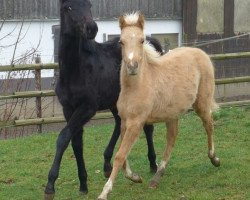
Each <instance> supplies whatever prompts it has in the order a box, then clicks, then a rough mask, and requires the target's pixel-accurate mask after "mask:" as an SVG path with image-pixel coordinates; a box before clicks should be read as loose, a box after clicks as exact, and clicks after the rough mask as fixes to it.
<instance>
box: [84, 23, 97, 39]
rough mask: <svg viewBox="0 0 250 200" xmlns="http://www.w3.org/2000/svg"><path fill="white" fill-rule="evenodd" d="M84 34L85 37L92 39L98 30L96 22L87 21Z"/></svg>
mask: <svg viewBox="0 0 250 200" xmlns="http://www.w3.org/2000/svg"><path fill="white" fill-rule="evenodd" d="M85 31H86V36H87V39H90V40H92V39H94V38H95V36H96V34H97V32H98V26H97V24H96V22H95V21H91V22H88V23H87V24H86V30H85Z"/></svg>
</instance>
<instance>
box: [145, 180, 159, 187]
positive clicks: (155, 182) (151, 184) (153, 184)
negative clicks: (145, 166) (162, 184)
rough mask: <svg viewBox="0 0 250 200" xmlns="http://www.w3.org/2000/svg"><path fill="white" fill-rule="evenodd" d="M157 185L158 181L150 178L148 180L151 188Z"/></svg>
mask: <svg viewBox="0 0 250 200" xmlns="http://www.w3.org/2000/svg"><path fill="white" fill-rule="evenodd" d="M158 185H159V182H157V181H155V180H151V181H150V182H149V186H148V187H149V188H151V189H155V188H157V187H158Z"/></svg>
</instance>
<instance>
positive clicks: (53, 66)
mask: <svg viewBox="0 0 250 200" xmlns="http://www.w3.org/2000/svg"><path fill="white" fill-rule="evenodd" d="M245 57H250V52H241V53H228V54H214V55H210V58H211V59H213V60H225V59H234V58H245ZM44 69H58V64H57V63H49V64H41V63H39V64H27V65H5V66H0V72H11V71H23V70H36V71H37V70H38V71H39V70H44ZM242 82H250V76H245V77H235V78H224V79H216V80H215V84H216V85H221V84H231V83H242ZM50 96H55V91H54V90H44V91H25V92H14V93H13V94H8V95H1V96H0V100H7V99H14V98H33V97H36V98H37V97H50ZM249 104H250V100H246V101H234V102H227V103H221V104H219V105H220V106H221V107H223V106H230V105H235V106H237V105H249ZM108 118H112V114H111V113H110V112H105V113H97V114H96V115H95V116H94V117H93V118H92V119H108ZM61 122H65V119H64V117H47V118H41V117H39V118H35V119H19V120H12V121H0V128H8V127H18V126H28V125H42V124H51V123H61Z"/></svg>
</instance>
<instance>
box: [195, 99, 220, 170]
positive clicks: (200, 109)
mask: <svg viewBox="0 0 250 200" xmlns="http://www.w3.org/2000/svg"><path fill="white" fill-rule="evenodd" d="M204 101H205V100H204ZM202 105H203V106H202ZM209 107H210V106H206V104H204V102H203V103H201V102H199V101H196V102H195V103H194V105H193V108H194V110H195V112H196V113H197V114H198V115H199V117H200V118H201V120H202V122H203V126H204V128H205V130H206V132H207V139H208V157H209V158H210V160H211V163H212V164H213V165H214V166H215V167H219V166H220V159H219V158H218V157H216V155H215V150H214V140H213V133H214V124H213V117H212V112H211V110H210V109H209ZM207 108H208V109H207Z"/></svg>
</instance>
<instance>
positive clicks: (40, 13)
mask: <svg viewBox="0 0 250 200" xmlns="http://www.w3.org/2000/svg"><path fill="white" fill-rule="evenodd" d="M90 1H91V2H92V13H93V17H94V18H95V19H96V20H109V19H114V18H117V17H119V16H120V15H121V14H123V13H125V12H131V11H136V10H140V11H142V12H143V13H144V15H145V16H146V18H153V19H154V18H157V19H182V0H90ZM58 18H59V0H18V1H16V0H1V1H0V19H6V20H22V19H43V20H44V19H58Z"/></svg>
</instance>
